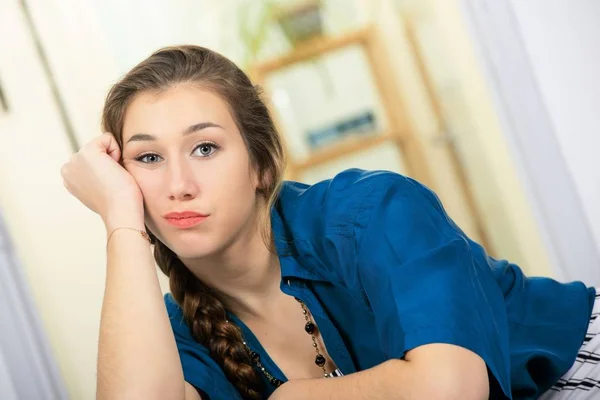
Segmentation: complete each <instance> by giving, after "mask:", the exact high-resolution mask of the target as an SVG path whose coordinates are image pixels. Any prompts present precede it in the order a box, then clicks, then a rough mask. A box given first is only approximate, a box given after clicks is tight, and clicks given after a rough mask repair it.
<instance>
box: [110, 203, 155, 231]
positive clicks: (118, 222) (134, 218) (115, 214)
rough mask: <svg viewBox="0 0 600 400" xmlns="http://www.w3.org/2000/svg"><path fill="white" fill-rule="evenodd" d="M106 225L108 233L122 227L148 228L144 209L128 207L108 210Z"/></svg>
mask: <svg viewBox="0 0 600 400" xmlns="http://www.w3.org/2000/svg"><path fill="white" fill-rule="evenodd" d="M104 225H105V227H106V232H107V233H108V234H110V233H111V232H112V231H113V230H115V229H117V228H122V227H128V228H134V229H139V230H146V226H145V224H144V213H143V211H139V210H136V209H135V208H127V207H119V208H118V209H114V211H111V212H108V213H107V214H106V216H105V217H104Z"/></svg>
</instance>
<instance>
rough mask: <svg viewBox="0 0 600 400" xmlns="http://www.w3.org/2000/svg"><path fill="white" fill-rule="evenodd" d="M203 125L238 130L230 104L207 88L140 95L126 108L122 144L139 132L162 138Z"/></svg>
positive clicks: (184, 87) (176, 88)
mask: <svg viewBox="0 0 600 400" xmlns="http://www.w3.org/2000/svg"><path fill="white" fill-rule="evenodd" d="M200 122H213V123H215V124H218V125H221V126H222V127H224V128H225V129H226V130H230V129H235V123H234V121H233V118H232V116H231V113H230V111H229V106H228V104H227V102H226V101H225V100H223V99H222V98H221V97H220V96H219V95H217V94H216V93H214V92H213V91H210V90H208V89H205V88H201V87H198V86H194V85H191V84H182V85H177V86H174V87H172V88H169V89H167V90H162V91H145V92H141V93H139V94H137V95H136V96H135V97H134V99H133V101H132V102H131V103H130V104H129V106H128V107H127V110H126V113H125V118H124V124H123V142H127V140H128V139H129V138H130V137H131V136H133V135H135V134H136V133H148V134H152V135H155V136H160V135H161V134H167V133H172V132H181V131H183V130H185V129H186V128H187V127H189V126H191V125H194V124H197V123H200Z"/></svg>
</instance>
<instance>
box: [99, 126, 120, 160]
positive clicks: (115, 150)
mask: <svg viewBox="0 0 600 400" xmlns="http://www.w3.org/2000/svg"><path fill="white" fill-rule="evenodd" d="M100 142H101V144H102V146H103V149H104V151H106V154H108V155H109V156H110V157H111V158H112V159H113V160H115V161H116V162H119V160H120V159H121V149H120V148H119V144H118V143H117V139H115V137H114V136H113V135H112V134H111V133H105V134H103V135H102V136H101V138H100Z"/></svg>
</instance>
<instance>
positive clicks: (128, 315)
mask: <svg viewBox="0 0 600 400" xmlns="http://www.w3.org/2000/svg"><path fill="white" fill-rule="evenodd" d="M125 226H128V225H125ZM129 226H131V225H129ZM136 228H141V229H143V224H142V226H141V227H139V226H136ZM110 230H111V229H110V228H109V231H110ZM107 259H108V265H107V272H106V290H105V294H104V302H103V305H102V317H101V322H100V341H99V347H98V388H97V397H98V399H111V400H112V399H122V398H144V399H154V398H155V399H159V398H160V399H183V398H184V378H183V372H182V367H181V362H180V360H179V355H178V352H177V347H176V345H175V339H174V336H173V333H172V329H171V327H170V323H169V320H168V316H167V313H166V309H165V306H164V303H163V298H162V292H161V290H160V285H159V282H158V276H157V274H156V268H155V266H154V260H153V258H152V255H151V251H150V244H149V243H148V242H147V241H145V240H144V239H143V238H142V237H141V236H140V235H139V233H138V232H135V231H132V230H126V229H121V230H117V231H115V232H114V233H113V235H112V238H111V240H110V243H109V246H108V253H107Z"/></svg>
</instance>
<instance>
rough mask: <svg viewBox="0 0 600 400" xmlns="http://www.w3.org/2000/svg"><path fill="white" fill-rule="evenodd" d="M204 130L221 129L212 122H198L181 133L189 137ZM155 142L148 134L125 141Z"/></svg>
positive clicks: (134, 136)
mask: <svg viewBox="0 0 600 400" xmlns="http://www.w3.org/2000/svg"><path fill="white" fill-rule="evenodd" d="M206 128H221V129H223V127H222V126H221V125H218V124H215V123H213V122H199V123H197V124H194V125H191V126H189V127H187V128H186V129H185V130H184V131H183V133H182V134H183V135H184V136H185V135H189V134H191V133H194V132H198V131H201V130H203V129H206ZM154 140H156V136H153V135H150V134H149V133H136V134H135V135H133V136H132V137H131V138H129V140H128V141H127V143H129V142H143V141H154Z"/></svg>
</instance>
